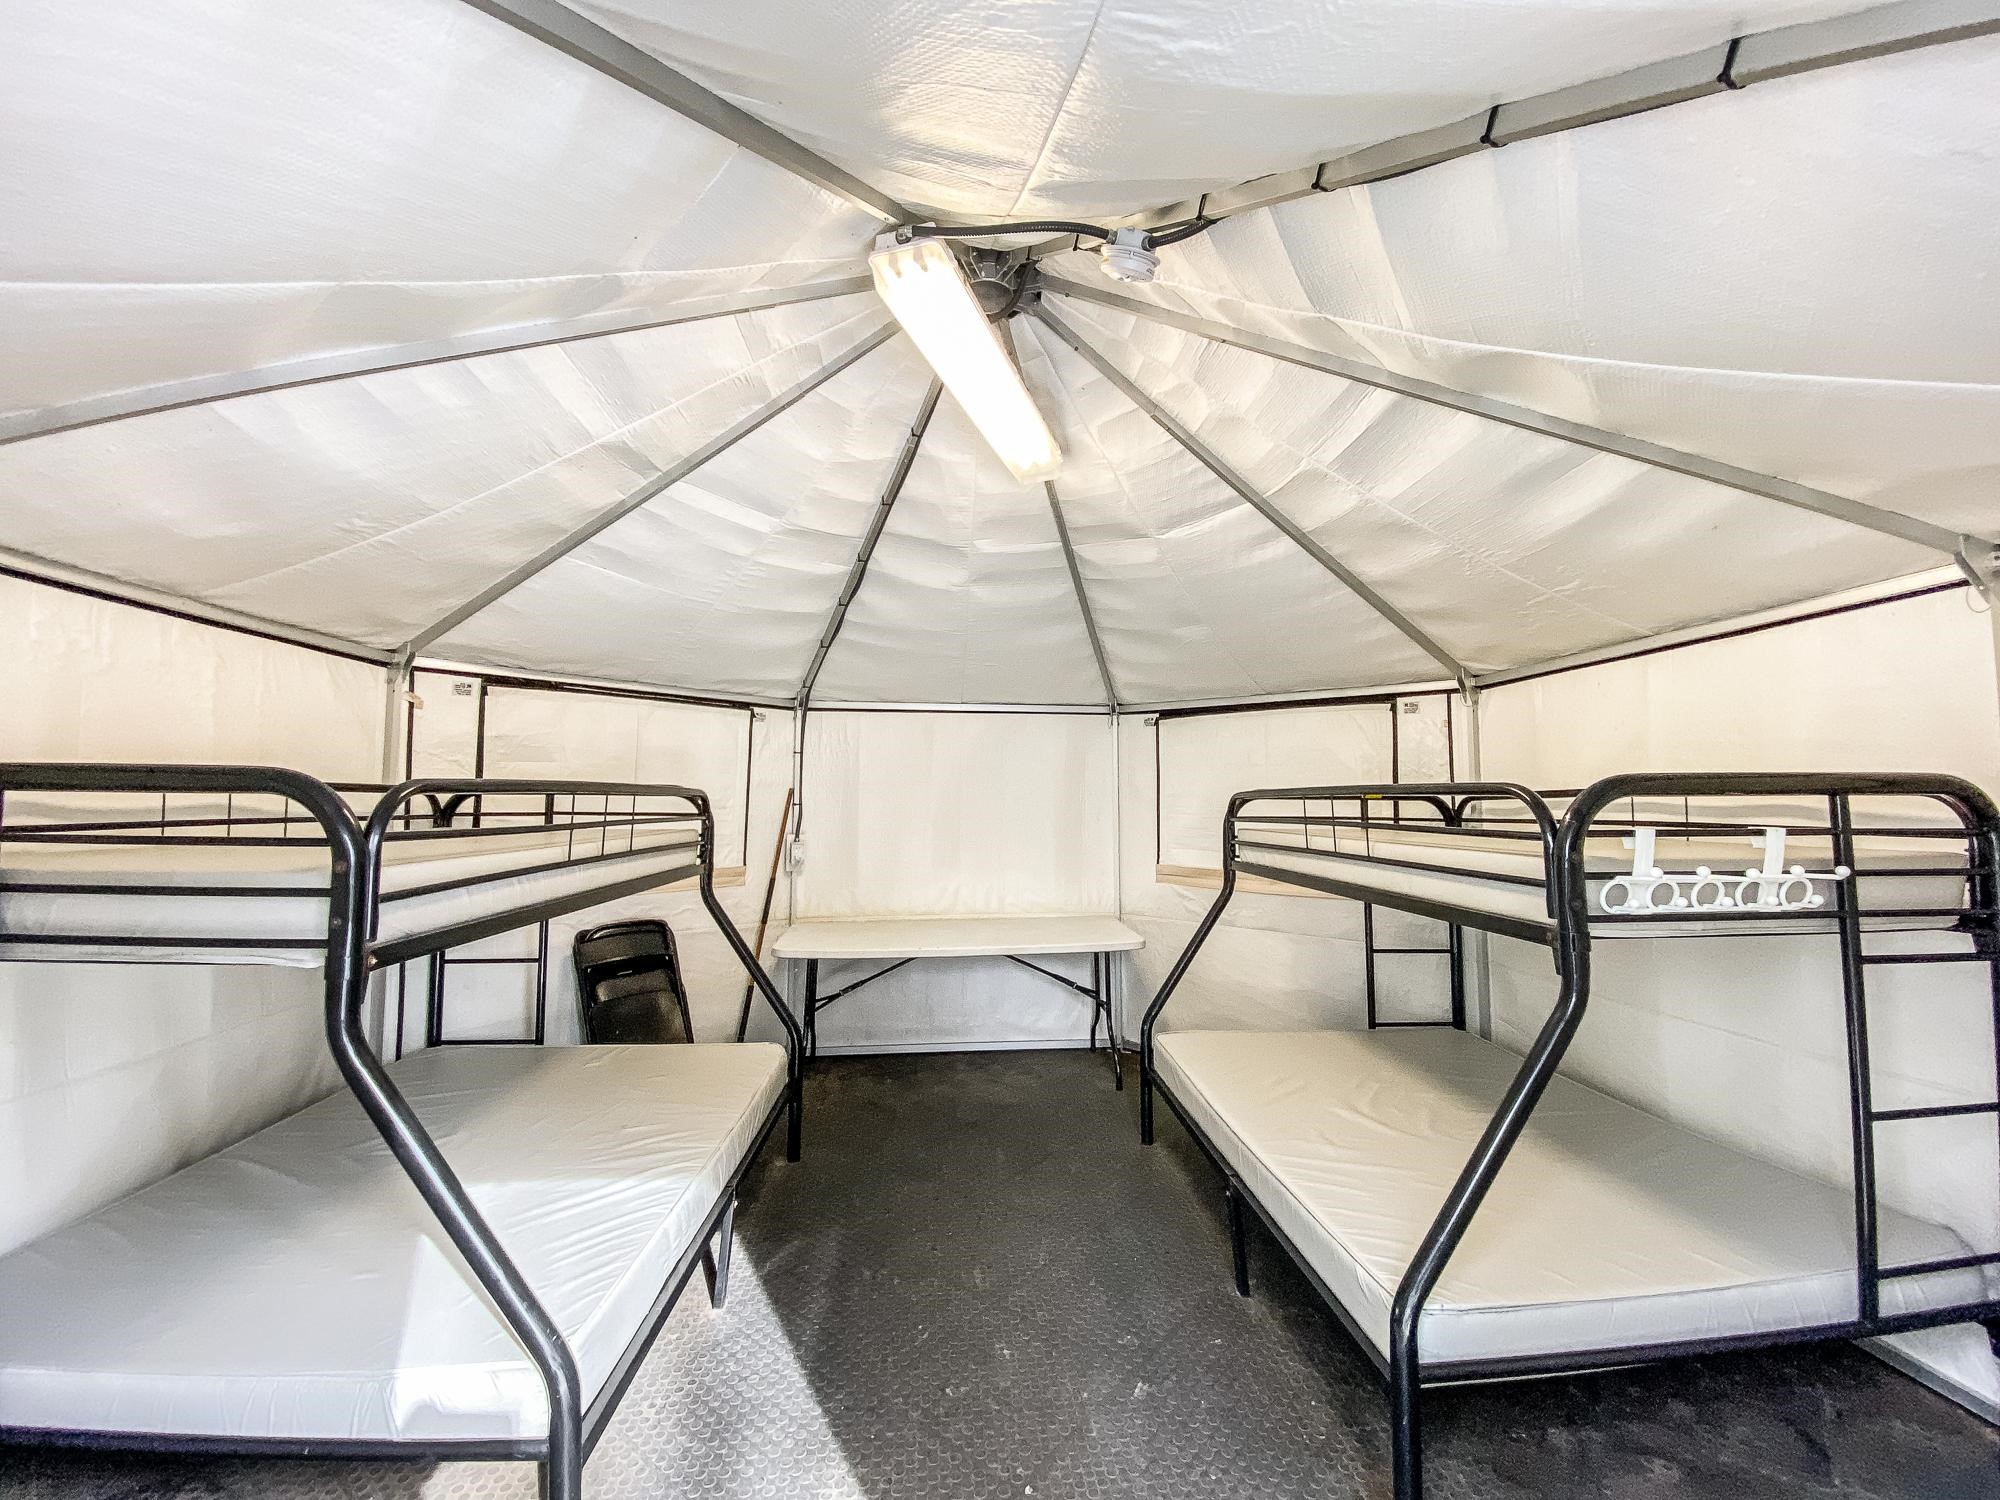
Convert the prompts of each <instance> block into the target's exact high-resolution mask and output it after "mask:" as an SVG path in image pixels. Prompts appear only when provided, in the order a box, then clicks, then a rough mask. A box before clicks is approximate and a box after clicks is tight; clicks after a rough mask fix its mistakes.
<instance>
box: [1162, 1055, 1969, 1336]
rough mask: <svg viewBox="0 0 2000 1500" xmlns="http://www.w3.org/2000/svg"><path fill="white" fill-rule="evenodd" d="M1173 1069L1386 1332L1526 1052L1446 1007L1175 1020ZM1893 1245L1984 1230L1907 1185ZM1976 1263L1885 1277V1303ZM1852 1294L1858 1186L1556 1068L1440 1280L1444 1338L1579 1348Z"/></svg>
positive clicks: (1180, 1092)
mask: <svg viewBox="0 0 2000 1500" xmlns="http://www.w3.org/2000/svg"><path fill="white" fill-rule="evenodd" d="M1154 1045H1155V1051H1156V1058H1157V1063H1158V1069H1159V1076H1160V1078H1161V1079H1162V1080H1163V1081H1164V1082H1165V1083H1166V1085H1167V1086H1168V1087H1169V1088H1171V1089H1172V1091H1173V1095H1174V1097H1175V1098H1176V1099H1177V1100H1179V1101H1180V1103H1181V1104H1182V1106H1183V1107H1184V1108H1185V1109H1186V1110H1187V1112H1188V1113H1189V1114H1190V1115H1191V1116H1192V1117H1193V1119H1194V1120H1195V1122H1196V1123H1197V1124H1198V1125H1199V1126H1200V1127H1201V1130H1202V1131H1203V1133H1204V1134H1206V1135H1207V1136H1208V1138H1209V1140H1210V1142H1211V1143H1212V1144H1213V1145H1214V1147H1215V1149H1216V1150H1217V1151H1218V1152H1219V1153H1220V1154H1221V1155H1222V1157H1223V1158H1224V1159H1225V1160H1226V1161H1227V1162H1228V1163H1229V1164H1230V1166H1231V1167H1232V1168H1233V1169H1234V1170H1235V1171H1236V1173H1237V1174H1238V1176H1240V1177H1241V1178H1242V1179H1243V1182H1244V1183H1245V1185H1246V1186H1247V1187H1248V1188H1249V1189H1250V1191H1251V1192H1252V1194H1254V1195H1255V1197H1256V1198H1257V1199H1258V1201H1259V1202H1260V1203H1262V1204H1263V1205H1264V1207H1265V1209H1266V1211H1267V1212H1268V1213H1269V1214H1270V1215H1271V1217H1272V1219H1273V1220H1274V1221H1275V1222H1276V1223H1277V1224H1278V1225H1279V1226H1280V1227H1281V1228H1282V1229H1283V1230H1284V1232H1285V1234H1286V1236H1287V1237H1288V1238H1290V1240H1291V1241H1292V1243H1293V1244H1294V1245H1295V1246H1296V1247H1297V1248H1298V1250H1299V1251H1300V1253H1301V1254H1303V1255H1304V1256H1305V1258H1306V1260H1307V1261H1308V1262H1309V1263H1310V1264H1311V1265H1312V1267H1313V1269H1314V1270H1315V1271H1316V1272H1317V1273H1318V1274H1319V1276H1320V1279H1321V1280H1322V1281H1323V1282H1325V1284H1326V1286H1327V1287H1328V1289H1329V1290H1330V1291H1331V1292H1332V1293H1333V1294H1334V1296H1335V1297H1336V1298H1337V1299H1338V1300H1339V1301H1340V1302H1341V1303H1342V1304H1343V1305H1344V1306H1345V1307H1346V1309H1347V1310H1348V1312H1349V1313H1350V1315H1351V1316H1352V1317H1353V1319H1354V1321H1355V1322H1356V1323H1357V1324H1359V1326H1360V1328H1361V1331H1362V1332H1363V1333H1364V1334H1365V1335H1366V1336H1367V1338H1368V1339H1369V1340H1370V1342H1372V1343H1373V1344H1374V1345H1375V1347H1376V1349H1377V1350H1378V1351H1380V1352H1382V1353H1383V1354H1384V1355H1386V1354H1387V1351H1388V1341H1389V1307H1390V1303H1391V1301H1392V1299H1393V1298H1394V1296H1395V1292H1396V1286H1397V1284H1398V1282H1399V1281H1400V1280H1401V1278H1402V1275H1403V1272H1404V1270H1405V1269H1406V1267H1407V1266H1408V1264H1409V1261H1410V1258H1411V1257H1412V1256H1413V1255H1414V1254H1415V1252H1416V1248H1417V1246H1418V1244H1419V1243H1420V1242H1421V1240H1422V1238H1423V1236H1424V1233H1425V1232H1426V1231H1427V1230H1428V1229H1429V1227H1430V1223H1431V1220H1432V1219H1433V1218H1434V1217H1435V1216H1436V1214H1437V1210H1438V1209H1439V1207H1440V1206H1441V1205H1442V1204H1443V1202H1444V1197H1445V1194H1446V1192H1447V1191H1448V1190H1449V1188H1450V1186H1451V1184H1452V1182H1453V1181H1454V1180H1455V1179H1456V1178H1457V1176H1458V1173H1459V1172H1460V1170H1461V1169H1462V1168H1463V1167H1464V1165H1465V1161H1466V1158H1467V1157H1468V1156H1469V1155H1470V1154H1471V1151H1472V1147H1473V1145H1474V1144H1475V1142H1476V1141H1477V1140H1478V1137H1479V1135H1480V1133H1481V1132H1482V1131H1483V1130H1484V1129H1485V1128H1486V1125H1487V1122H1488V1121H1489V1120H1490V1119H1491V1117H1492V1111H1493V1108H1494V1106H1495V1105H1496V1104H1497V1103H1498V1101H1499V1099H1500V1096H1501V1095H1502V1093H1503V1092H1504V1091H1505V1089H1506V1087H1507V1084H1508V1082H1509V1081H1510V1080H1511V1079H1512V1078H1513V1076H1514V1074H1515V1072H1516V1070H1517V1069H1518V1068H1519V1066H1520V1059H1519V1058H1518V1057H1516V1056H1515V1055H1514V1054H1512V1053H1510V1052H1508V1051H1506V1050H1505V1049H1504V1048H1501V1047H1497V1046H1495V1045H1494V1044H1493V1043H1491V1042H1486V1041H1482V1040H1480V1039H1479V1038H1478V1037H1475V1036H1471V1035H1469V1034H1467V1033H1465V1032H1461V1031H1455V1030H1452V1029H1450V1028H1439V1029H1436V1030H1428V1029H1427V1030H1409V1031H1396V1032H1392V1033H1385V1032H1339V1031H1315V1032H1277V1033H1272V1032H1248V1031H1177V1032H1171V1033H1167V1034H1164V1035H1162V1036H1160V1037H1159V1038H1157V1040H1156V1041H1155V1044H1154ZM1881 1236H1882V1238H1881V1244H1882V1257H1883V1262H1884V1264H1895V1263H1904V1262H1914V1261H1923V1260H1932V1259H1941V1258H1945V1257H1950V1256H1957V1255H1964V1254H1966V1253H1967V1248H1966V1246H1965V1244H1964V1243H1963V1242H1962V1241H1961V1240H1960V1239H1959V1238H1958V1237H1957V1236H1956V1235H1955V1234H1953V1233H1952V1232H1951V1231H1950V1230H1948V1229H1943V1228H1940V1227H1938V1226H1937V1225H1935V1224H1928V1223H1924V1222H1922V1221H1920V1220H1916V1219H1912V1218H1909V1217H1907V1216H1905V1215H1902V1214H1898V1213H1895V1212H1893V1211H1892V1210H1889V1209H1886V1208H1885V1209H1883V1211H1882V1214H1881ZM1985 1285H1986V1281H1985V1278H1984V1276H1983V1275H1982V1273H1981V1272H1979V1271H1977V1270H1968V1271H1956V1272H1946V1273H1941V1274H1938V1275H1933V1276H1927V1277H1919V1278H1906V1279H1902V1280H1895V1281H1888V1282H1884V1283H1883V1286H1882V1309H1883V1311H1884V1312H1886V1313H1896V1312H1905V1311H1913V1310H1917V1309H1921V1308H1926V1307H1935V1306H1941V1305H1945V1304H1949V1303H1957V1302H1964V1301H1970V1300H1976V1299H1978V1298H1980V1297H1982V1296H1984V1295H1986V1293H1985V1291H1984V1287H1985ZM1855 1315H1856V1304H1855V1276H1854V1216H1853V1209H1852V1200H1851V1198H1850V1196H1849V1194H1848V1192H1847V1190H1846V1189H1845V1188H1839V1187H1833V1186H1830V1185H1828V1184H1826V1183H1823V1182H1818V1181H1815V1180H1813V1179H1810V1178H1806V1177H1802V1176H1799V1175H1798V1174H1796V1173H1793V1172H1789V1171H1787V1170H1785V1169H1784V1168H1782V1167H1778V1166H1774V1165H1772V1164H1771V1163H1769V1162H1766V1161H1762V1160H1759V1159H1758V1158H1755V1157H1752V1156H1747V1155H1745V1154H1743V1153H1742V1152H1740V1151H1736V1150H1734V1149H1732V1148H1730V1147H1727V1146H1724V1145H1721V1144H1718V1143H1717V1142H1714V1141H1711V1140H1708V1139H1706V1138H1704V1137H1702V1136H1698V1135H1695V1134H1693V1133H1692V1132H1690V1131H1688V1130H1685V1129H1683V1128H1681V1127H1680V1126H1677V1125H1673V1124H1670V1123H1668V1122H1667V1121H1664V1120H1661V1119H1659V1118H1657V1117H1656V1116H1653V1115H1649V1114H1646V1113H1644V1112H1643V1111H1641V1110H1637V1109H1633V1108H1632V1107H1630V1106H1629V1105H1625V1104H1621V1103H1619V1102H1618V1101H1617V1100H1614V1099H1612V1098H1610V1097H1608V1096H1607V1095H1604V1094H1600V1093H1598V1092H1596V1091H1595V1090H1593V1089H1590V1088H1587V1087H1585V1086H1584V1085H1582V1084H1579V1083H1577V1082H1575V1081H1573V1080H1571V1079H1568V1078H1562V1077H1558V1078H1557V1079H1556V1080H1555V1081H1554V1082H1553V1083H1552V1084H1551V1085H1550V1087H1549V1090H1548V1092H1547V1094H1546V1095H1545V1096H1544V1098H1543V1100H1542V1103H1541V1105H1540V1106H1539V1107H1538V1108H1537V1109H1536V1111H1535V1114H1534V1117H1533V1119H1532V1121H1531V1123H1530V1124H1529V1126H1528V1129H1527V1130H1526V1132H1525V1133H1524V1134H1523V1135H1522V1137H1521V1139H1520V1141H1519V1142H1518V1143H1517V1144H1516V1146H1515V1148H1514V1150H1513V1153H1512V1154H1511V1155H1510V1156H1509V1158H1508V1160H1507V1163H1506V1165H1505V1166H1504V1167H1503V1168H1502V1170H1501V1173H1500V1176H1499V1178H1498V1179H1497V1180H1496V1182H1495V1183H1494V1185H1493V1188H1492V1190H1491V1191H1490V1193H1489V1194H1488V1196H1487V1199H1486V1202H1485V1204H1484V1205H1483V1206H1482V1207H1481V1208H1480V1210H1479V1212H1478V1213H1477V1214H1476V1215H1475V1216H1474V1217H1473V1220H1472V1225H1471V1227H1470V1229H1468V1230H1467V1232H1466V1235H1465V1238H1464V1240H1463V1241H1461V1242H1460V1245H1459V1247H1458V1250H1457V1253H1456V1254H1454V1255H1453V1257H1452V1258H1451V1261H1450V1263H1449V1264H1448V1265H1447V1266H1446V1268H1445V1271H1444V1275H1443V1277H1442V1278H1441V1279H1440V1281H1439V1282H1438V1285H1437V1287H1436V1289H1435V1290H1434V1291H1433V1292H1432V1294H1431V1297H1430V1299H1429V1301H1428V1302H1427V1303H1426V1304H1425V1307H1424V1312H1423V1316H1422V1320H1421V1323H1420V1325H1419V1333H1418V1349H1419V1352H1420V1354H1421V1356H1422V1358H1423V1359H1424V1360H1425V1361H1426V1362H1438V1361H1455V1360H1472V1359H1484V1358H1491V1357H1494V1356H1500V1355H1518V1354H1527V1353H1552V1352H1575V1351H1582V1350H1594V1349H1602V1348H1607V1347H1616V1346H1623V1345H1632V1344H1643V1343H1652V1342H1662V1341H1668V1340H1675V1339H1687V1338H1697V1337H1717V1336H1726V1335H1731V1334H1749V1333H1756V1332H1763V1331H1770V1330H1778V1329H1785V1328H1797V1327H1804V1326H1809V1325H1814V1324H1825V1323H1837V1322H1842V1321H1845V1320H1847V1319H1851V1318H1853V1317H1854V1316H1855Z"/></svg>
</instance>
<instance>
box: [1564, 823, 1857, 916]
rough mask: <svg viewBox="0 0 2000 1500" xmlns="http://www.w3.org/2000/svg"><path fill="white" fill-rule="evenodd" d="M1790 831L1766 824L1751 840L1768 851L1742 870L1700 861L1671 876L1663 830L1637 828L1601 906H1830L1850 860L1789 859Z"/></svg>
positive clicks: (1612, 911) (1634, 909)
mask: <svg viewBox="0 0 2000 1500" xmlns="http://www.w3.org/2000/svg"><path fill="white" fill-rule="evenodd" d="M1789 835H1790V830H1789V829H1786V828H1782V827H1778V826H1775V825H1772V826H1767V827H1766V828H1765V829H1764V832H1763V834H1762V835H1761V836H1760V837H1759V838H1757V839H1754V840H1752V842H1753V843H1755V844H1756V845H1757V846H1759V847H1760V848H1762V850H1763V851H1764V858H1763V862H1762V864H1761V865H1755V866H1752V867H1750V868H1748V869H1746V870H1744V872H1743V873H1742V874H1741V875H1740V876H1736V875H1725V874H1718V873H1717V872H1716V871H1714V870H1711V869H1710V868H1709V867H1708V866H1707V865H1696V866H1695V868H1694V872H1693V873H1692V874H1685V875H1669V874H1668V873H1667V872H1666V871H1665V870H1663V869H1661V868H1660V866H1659V864H1658V862H1657V859H1656V855H1657V848H1658V842H1659V830H1658V829H1657V828H1635V829H1634V830H1633V831H1632V833H1631V835H1630V836H1629V837H1628V838H1626V839H1625V840H1624V841H1623V842H1624V845H1625V847H1626V848H1627V849H1630V850H1631V851H1632V869H1631V873H1629V874H1625V875H1619V876H1616V877H1614V878H1613V879H1610V880H1607V881H1605V882H1604V886H1603V888H1602V889H1601V890H1600V891H1599V892H1598V893H1597V904H1598V906H1599V908H1600V909H1602V910H1603V911H1604V912H1606V913H1607V914H1608V915H1611V916H1634V915H1638V914H1642V913H1645V912H1652V911H1700V912H1732V911H1813V910H1816V909H1818V908H1819V907H1823V906H1825V905H1826V889H1824V888H1827V887H1831V886H1832V885H1833V883H1834V882H1835V881H1839V880H1845V879H1847V878H1848V877H1849V876H1850V875H1852V874H1853V873H1854V872H1853V871H1852V870H1850V869H1849V868H1848V867H1847V866H1846V865H1835V866H1834V867H1833V868H1832V869H1831V870H1808V869H1806V867H1805V866H1804V865H1797V864H1795V865H1792V866H1789V867H1787V866H1786V864H1785V841H1786V839H1787V838H1788V837H1789Z"/></svg>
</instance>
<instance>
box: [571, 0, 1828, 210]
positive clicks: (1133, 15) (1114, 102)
mask: <svg viewBox="0 0 2000 1500" xmlns="http://www.w3.org/2000/svg"><path fill="white" fill-rule="evenodd" d="M576 8H577V9H579V10H582V11H584V12H586V13H587V14H589V15H590V16H592V17H593V18H594V19H596V20H598V21H599V22H601V23H602V24H604V25H605V26H607V27H609V28H611V29H612V30H614V31H617V32H619V33H621V34H622V35H624V36H625V37H626V38H628V39H629V40H631V41H633V42H636V43H637V44H638V45H640V46H642V47H645V48H648V49H649V50H651V51H652V52H654V53H655V54H657V55H658V56H660V57H662V58H664V59H666V60H668V61H669V62H671V63H672V65H673V66H674V67H676V68H678V69H680V70H681V71H683V72H685V73H687V74H689V75H690V76H692V77H694V78H695V79H696V80H698V81H699V82H701V83H703V84H705V85H706V86H707V87H709V88H712V89H714V90H715V91H716V92H717V93H720V94H722V95H723V96H724V97H725V98H728V99H730V100H731V101H732V102H734V103H736V104H739V105H741V106H742V107H743V108H745V109H747V110H749V111H750V113H752V114H754V115H757V116H758V117H760V118H762V119H764V120H768V121H769V122H770V123H772V124H773V125H775V126H777V127H778V129H780V130H782V131H784V132H785V133H786V134H787V135H790V136H791V137H793V138H794V139H795V140H798V141H801V142H803V143H805V144H806V145H808V146H810V147H812V148H813V149H814V150H816V151H819V152H820V153H822V154H823V155H825V156H827V157H828V158H829V159H831V160H833V161H835V162H838V163H840V164H841V165H843V166H845V167H847V168H849V169H850V170H851V171H853V172H855V173H856V174H858V175H859V176H861V177H862V178H863V179H865V180H866V181H868V182H869V183H870V184H871V185H873V186H874V187H876V188H878V189H880V190H882V191H884V192H887V193H889V194H890V195H892V196H895V197H899V198H902V199H905V200H906V201H908V202H910V203H912V204H914V205H918V206H926V207H931V208H938V209H944V210H948V211H950V212H953V213H958V214H971V215H976V216H981V217H993V216H1012V217H1024V216H1033V215H1046V214H1064V215H1070V216H1074V215H1077V214H1097V213H1110V214H1118V213H1130V212H1134V211H1137V210H1139V209H1143V208H1150V207H1153V206H1155V205H1156V204H1162V203H1171V202H1175V201H1177V200H1179V199H1182V198H1185V197H1187V196H1189V195H1190V194H1192V193H1195V192H1199V191H1201V190H1203V189H1205V188H1212V187H1220V186H1223V185H1225V184H1229V183H1235V182H1239V181H1242V180H1243V179H1245V178H1250V177H1260V176H1262V175H1264V174H1265V173H1267V172H1277V171H1284V170H1287V169H1289V168H1292V167H1297V166H1300V165H1303V164H1304V163H1306V162H1315V161H1321V160H1324V159H1325V158H1327V157H1329V156H1334V155H1338V154H1340V153H1341V152H1343V151H1346V150H1351V149H1353V148H1354V147H1357V146H1364V145H1371V144H1373V143H1374V142H1376V141H1380V140H1386V139H1388V138H1389V137H1392V136H1398V135H1403V134H1406V133H1408V132H1410V131H1414V130H1423V129H1427V128H1428V127H1430V126H1433V125H1443V124H1447V123H1449V122H1451V121H1454V120H1460V119H1463V118H1465V117H1466V116H1467V115H1471V114H1476V113H1478V112H1479V111H1481V110H1484V109H1486V108H1487V107H1488V106H1490V105H1493V104H1497V103H1499V102H1500V101H1501V100H1503V99H1518V98H1521V97H1523V96H1525V95H1529V94H1537V93H1542V92H1544V91H1546V90H1549V89H1554V88H1560V87H1562V86H1564V85H1566V84H1572V83H1580V82H1583V81H1585V80H1587V79H1591V78H1599V77H1603V76H1604V75H1606V74H1609V73H1617V72H1622V71H1623V70H1625V69H1627V68H1631V67H1636V66H1638V65H1639V64H1641V63H1648V62H1655V61H1658V60H1660V59H1662V58H1668V57H1675V56H1678V55H1680V54H1682V53H1686V52H1693V51H1696V50H1697V49H1699V48H1702V47H1708V46H1716V45H1719V44H1721V43H1723V42H1726V41H1728V40H1729V39H1730V38H1731V37H1734V36H1740V35H1742V34H1743V33H1744V32H1746V31H1761V30H1767V29H1769V28H1771V27H1774V26H1783V25H1788V24H1790V23H1792V22H1795V21H1804V20H1812V19H1817V18H1819V17H1822V16H1827V15H1835V14H1840V13H1842V12H1846V11H1853V10H1861V9H1865V8H1866V6H1865V5H1861V4H1855V3H1853V0H1846V3H1842V0H1832V3H1827V0H1819V3H1813V0H1748V3H1746V0H1734V3H1730V0H1582V3H1578V0H1514V3H1509V4H1504V5H1496V4H1492V3H1490V0H1424V3H1423V4H1421V5H1416V6H1413V5H1411V4H1410V3H1409V0H1336V3H1297V0H1294V3H1291V4H1285V5H1248V4H1233V5H1223V6H1218V5H1216V4H1214V3H1213V0H1016V3H1012V4H1009V5H1006V6H976V5H966V4H963V3H959V0H901V3H898V4H896V5H893V6H884V5H880V4H871V3H868V0H840V3H833V4H813V5H800V4H796V3H788V0H737V3H735V4H730V5H688V4H685V3H678V0H578V3H577V5H576Z"/></svg>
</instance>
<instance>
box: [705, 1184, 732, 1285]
mask: <svg viewBox="0 0 2000 1500" xmlns="http://www.w3.org/2000/svg"><path fill="white" fill-rule="evenodd" d="M735 1245H736V1195H735V1194H734V1193H731V1194H730V1195H729V1205H728V1207H726V1208H724V1209H723V1210H722V1217H721V1218H720V1219H718V1220H717V1221H716V1225H715V1234H714V1236H713V1237H712V1238H710V1240H709V1242H708V1248H707V1249H706V1250H705V1251H703V1252H702V1259H703V1260H704V1261H705V1262H706V1263H707V1266H708V1301H709V1305H710V1306H711V1307H718V1308H719V1307H721V1306H722V1305H723V1304H724V1303H725V1302H727V1301H728V1300H729V1252H730V1251H731V1250H732V1249H734V1248H735Z"/></svg>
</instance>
